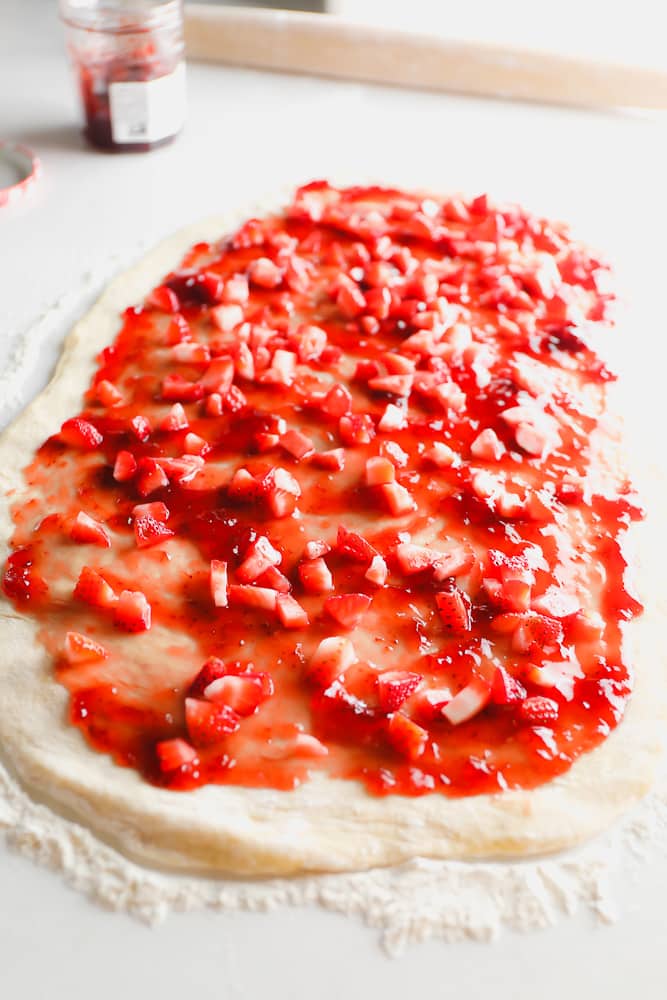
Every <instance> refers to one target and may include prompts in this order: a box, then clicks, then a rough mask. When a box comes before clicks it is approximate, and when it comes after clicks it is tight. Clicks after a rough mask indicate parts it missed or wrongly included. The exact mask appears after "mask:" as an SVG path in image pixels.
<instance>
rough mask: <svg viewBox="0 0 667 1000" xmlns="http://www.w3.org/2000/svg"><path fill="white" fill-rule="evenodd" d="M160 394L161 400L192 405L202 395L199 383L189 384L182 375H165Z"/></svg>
mask: <svg viewBox="0 0 667 1000" xmlns="http://www.w3.org/2000/svg"><path fill="white" fill-rule="evenodd" d="M160 394H161V396H162V398H163V399H167V400H169V401H173V400H175V401H177V402H180V403H194V402H196V401H197V400H198V399H201V398H202V397H203V395H204V386H203V385H202V384H201V382H189V381H188V380H187V379H185V378H183V376H182V375H178V374H176V375H165V377H164V378H163V380H162V386H161V388H160Z"/></svg>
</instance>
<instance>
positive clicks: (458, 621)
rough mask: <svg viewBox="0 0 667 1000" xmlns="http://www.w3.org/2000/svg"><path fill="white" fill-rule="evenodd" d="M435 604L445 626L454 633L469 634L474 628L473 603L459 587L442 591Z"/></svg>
mask: <svg viewBox="0 0 667 1000" xmlns="http://www.w3.org/2000/svg"><path fill="white" fill-rule="evenodd" d="M435 602H436V604H437V605H438V611H439V612H440V617H441V618H442V620H443V622H444V624H445V626H446V627H447V628H448V629H450V630H451V631H452V632H469V631H470V629H471V627H472V615H471V608H472V605H471V602H470V598H469V597H468V595H467V594H464V592H463V591H462V590H460V589H459V588H458V587H455V586H453V587H452V588H451V589H449V590H441V591H440V593H439V594H436V595H435Z"/></svg>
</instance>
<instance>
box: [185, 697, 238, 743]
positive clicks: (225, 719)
mask: <svg viewBox="0 0 667 1000" xmlns="http://www.w3.org/2000/svg"><path fill="white" fill-rule="evenodd" d="M185 724H186V726H187V729H188V735H189V736H190V739H191V740H192V742H193V743H194V745H195V746H197V747H208V746H213V745H214V744H216V743H220V742H221V741H222V740H224V738H225V736H229V734H230V733H235V732H236V731H237V730H238V729H239V727H240V725H241V720H240V719H239V717H238V715H237V714H236V712H235V711H234V709H233V708H230V706H229V705H224V704H216V703H215V702H212V701H202V700H201V699H199V698H186V699H185Z"/></svg>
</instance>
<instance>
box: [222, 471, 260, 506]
mask: <svg viewBox="0 0 667 1000" xmlns="http://www.w3.org/2000/svg"><path fill="white" fill-rule="evenodd" d="M227 491H228V493H229V496H230V497H234V498H235V499H238V500H246V501H248V502H251V501H253V500H257V499H259V497H260V496H261V495H262V492H263V491H262V488H261V486H260V484H259V483H258V481H257V480H256V479H255V477H254V476H253V475H252V473H250V472H248V470H247V469H237V470H236V472H235V473H234V475H233V476H232V478H231V480H230V482H229V486H228V487H227Z"/></svg>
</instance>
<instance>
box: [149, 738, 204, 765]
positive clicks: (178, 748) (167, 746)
mask: <svg viewBox="0 0 667 1000" xmlns="http://www.w3.org/2000/svg"><path fill="white" fill-rule="evenodd" d="M155 752H156V754H157V758H158V763H159V765H160V770H161V771H164V772H165V774H171V773H173V772H174V771H178V770H180V769H181V768H186V767H189V766H190V765H191V764H194V763H195V762H197V761H198V760H199V758H198V756H197V751H196V750H195V748H194V747H193V746H191V745H190V744H189V743H188V742H187V741H186V740H182V739H181V738H180V737H177V738H176V739H173V740H161V741H160V742H159V743H157V744H156V746H155Z"/></svg>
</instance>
